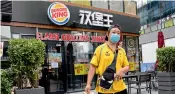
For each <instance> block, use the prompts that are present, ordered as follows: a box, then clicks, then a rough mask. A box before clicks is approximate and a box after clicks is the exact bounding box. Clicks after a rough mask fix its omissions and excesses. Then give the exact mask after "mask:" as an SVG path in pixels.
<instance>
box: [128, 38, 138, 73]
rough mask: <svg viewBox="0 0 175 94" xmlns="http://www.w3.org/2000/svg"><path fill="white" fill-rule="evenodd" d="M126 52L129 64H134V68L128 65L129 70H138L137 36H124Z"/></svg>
mask: <svg viewBox="0 0 175 94" xmlns="http://www.w3.org/2000/svg"><path fill="white" fill-rule="evenodd" d="M126 52H127V58H128V61H129V63H130V65H133V64H134V69H133V68H131V67H130V71H133V70H138V68H137V67H138V63H139V56H138V39H137V37H133V36H126ZM136 68H137V69H136Z"/></svg>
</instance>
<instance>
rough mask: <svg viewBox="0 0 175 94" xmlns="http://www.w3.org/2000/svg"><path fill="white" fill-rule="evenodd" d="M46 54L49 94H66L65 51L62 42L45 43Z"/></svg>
mask: <svg viewBox="0 0 175 94" xmlns="http://www.w3.org/2000/svg"><path fill="white" fill-rule="evenodd" d="M45 43H46V45H47V47H46V50H47V51H46V53H47V57H46V58H47V77H48V78H47V80H48V86H46V87H47V88H48V93H49V94H64V92H66V86H65V83H66V76H65V75H66V69H65V64H66V62H65V49H64V42H63V41H47V42H45Z"/></svg>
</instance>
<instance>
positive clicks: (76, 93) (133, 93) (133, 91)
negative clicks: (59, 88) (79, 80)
mask: <svg viewBox="0 0 175 94" xmlns="http://www.w3.org/2000/svg"><path fill="white" fill-rule="evenodd" d="M145 85H146V84H143V86H145ZM132 86H134V85H132ZM92 92H93V93H94V94H97V92H95V90H92ZM68 94H83V92H75V93H68ZM131 94H137V90H136V89H133V88H132V89H131ZM141 94H150V93H148V91H146V89H142V91H141ZM151 94H158V91H155V90H152V92H151Z"/></svg>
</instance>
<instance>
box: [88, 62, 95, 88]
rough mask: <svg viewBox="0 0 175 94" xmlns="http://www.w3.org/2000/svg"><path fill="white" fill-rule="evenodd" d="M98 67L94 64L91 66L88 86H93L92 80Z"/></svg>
mask: <svg viewBox="0 0 175 94" xmlns="http://www.w3.org/2000/svg"><path fill="white" fill-rule="evenodd" d="M95 70H96V67H95V66H94V65H92V64H90V68H89V72H88V79H87V85H91V82H92V79H93V77H94V74H95Z"/></svg>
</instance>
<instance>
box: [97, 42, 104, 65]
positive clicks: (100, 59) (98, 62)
mask: <svg viewBox="0 0 175 94" xmlns="http://www.w3.org/2000/svg"><path fill="white" fill-rule="evenodd" d="M104 46H105V44H103V45H102V47H101V49H100V56H99V59H98V63H100V60H101V54H102V50H103V48H104Z"/></svg>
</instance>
